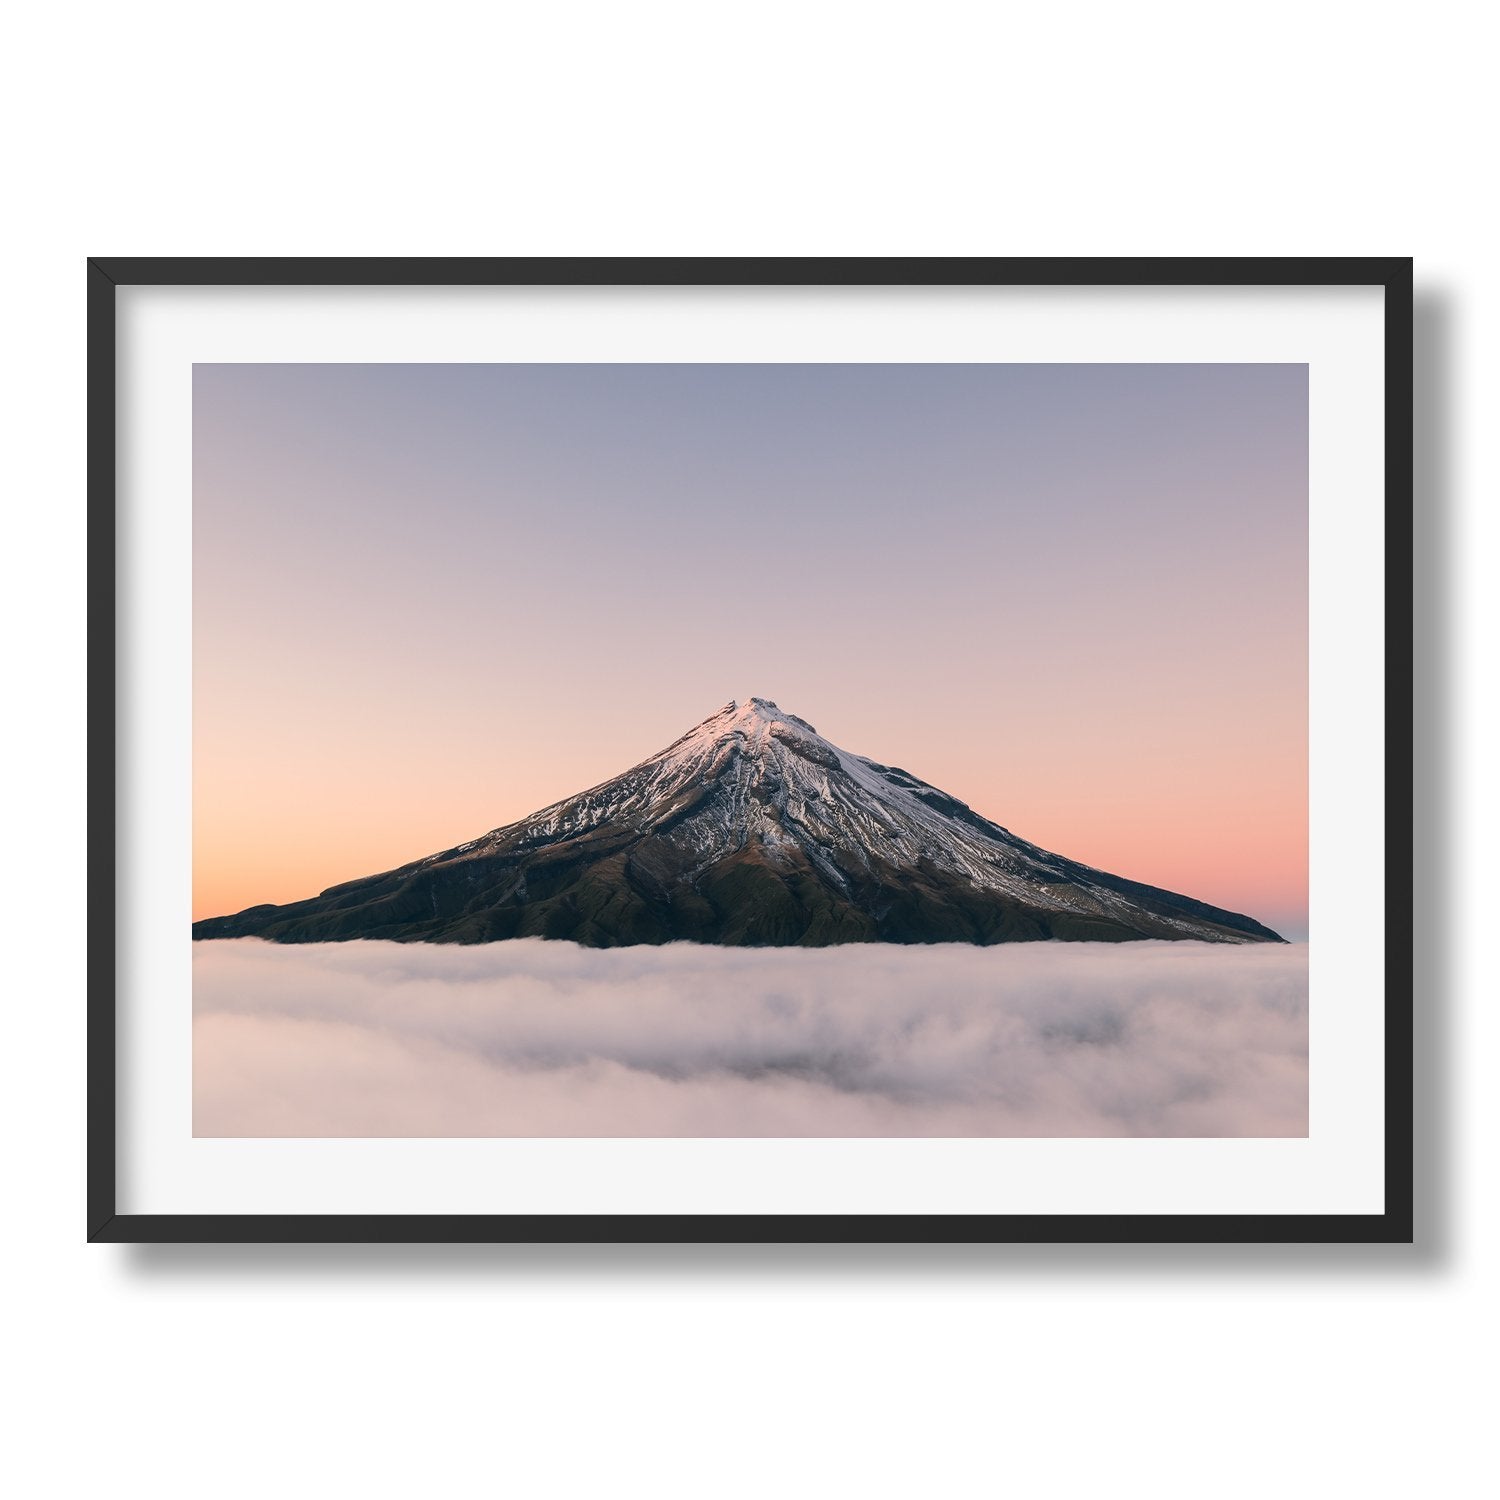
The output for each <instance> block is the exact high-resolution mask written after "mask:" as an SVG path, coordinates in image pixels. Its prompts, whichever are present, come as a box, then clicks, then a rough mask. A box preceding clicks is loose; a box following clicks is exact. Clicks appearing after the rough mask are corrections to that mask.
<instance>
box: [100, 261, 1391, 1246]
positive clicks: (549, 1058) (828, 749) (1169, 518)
mask: <svg viewBox="0 0 1500 1500" xmlns="http://www.w3.org/2000/svg"><path fill="white" fill-rule="evenodd" d="M88 281H89V417H88V421H89V486H90V493H89V518H90V536H91V540H90V555H89V567H90V600H91V605H90V607H91V619H90V652H91V660H90V683H89V695H90V706H91V719H92V727H91V742H90V786H89V792H90V799H91V812H92V822H91V835H90V838H91V842H90V849H89V877H88V878H89V927H88V936H89V944H90V992H89V997H88V1004H89V1060H88V1062H89V1182H88V1233H89V1237H90V1238H91V1239H94V1240H106V1241H108V1240H187V1239H191V1240H249V1241H266V1240H299V1239H300V1240H351V1241H353V1240H404V1241H413V1240H495V1241H504V1240H512V1241H516V1240H530V1241H557V1240H600V1241H630V1240H654V1241H663V1240H667V1241H672V1240H677V1241H744V1240H770V1239H774V1240H783V1241H785V1240H806V1241H871V1240H889V1241H908V1242H909V1241H924V1240H925V1241H1007V1240H1054V1241H1126V1240H1133V1241H1142V1240H1163V1241H1189V1240H1191V1241H1313V1240H1321V1241H1357V1240H1367V1241H1374V1240H1381V1241H1403V1240H1409V1239H1411V1237H1412V1233H1413V1228H1412V1180H1411V1179H1412V1142H1411V1132H1412V1103H1411V1087H1410V1077H1411V1031H1412V1003H1413V997H1412V983H1411V924H1410V906H1411V894H1412V877H1411V812H1412V787H1411V753H1410V742H1411V727H1412V684H1411V644H1410V642H1411V586H1410V579H1409V556H1410V552H1409V540H1408V539H1409V535H1410V529H1411V521H1412V496H1411V394H1412V392H1411V378H1412V377H1411V264H1410V262H1409V261H1407V260H1391V259H1351V260H1006V259H984V260H963V259H957V260H883V259H867V260H865V259H850V260H796V259H787V260H742V261H737V260H682V261H674V260H596V261H591V260H533V261H523V260H431V261H424V260H171V259H167V260H130V259H109V258H105V259H100V260H94V261H90V262H89V265H88Z"/></svg>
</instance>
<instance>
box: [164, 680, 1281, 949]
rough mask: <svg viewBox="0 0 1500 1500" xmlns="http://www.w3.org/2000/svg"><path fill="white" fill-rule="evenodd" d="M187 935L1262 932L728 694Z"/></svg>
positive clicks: (836, 936) (644, 937) (447, 938)
mask: <svg viewBox="0 0 1500 1500" xmlns="http://www.w3.org/2000/svg"><path fill="white" fill-rule="evenodd" d="M193 936H194V937H195V938H219V937H263V938H269V939H272V940H274V941H277V942H327V941H337V940H342V939H348V938H386V939H394V940H396V941H400V942H454V943H479V942H492V941H496V940H499V939H503V938H512V937H546V938H566V939H570V940H572V941H574V942H577V943H583V944H586V945H588V946H592V947H614V946H618V945H622V944H631V943H664V942H671V941H674V940H678V939H687V940H690V941H694V942H702V943H724V944H754V945H784V944H801V945H806V946H822V945H825V944H830V943H851V942H897V943H933V942H969V943H1001V942H1019V941H1029V940H1041V939H1048V938H1060V939H1068V940H1075V941H1086V940H1093V941H1125V940H1129V939H1134V938H1196V939H1200V940H1205V941H1209V942H1230V943H1246V942H1279V941H1281V939H1280V938H1278V937H1277V935H1276V934H1275V933H1274V932H1272V931H1271V930H1270V929H1269V928H1267V927H1263V926H1261V925H1260V923H1258V922H1255V921H1253V920H1252V919H1251V918H1249V917H1245V916H1240V915H1238V914H1236V913H1234V912H1227V911H1221V910H1219V909H1218V908H1217V907H1213V906H1208V905H1206V904H1205V903H1203V902H1200V901H1194V900H1192V899H1191V898H1189V897H1186V896H1179V895H1175V894H1174V893H1172V892H1170V891H1163V890H1158V889H1156V888H1155V887H1153V886H1148V885H1141V884H1139V883H1137V882H1135V881H1130V880H1124V879H1121V878H1120V877H1119V876H1115V875H1108V874H1105V873H1104V872H1103V871H1100V870H1095V869H1091V868H1090V867H1089V866H1087V865H1081V864H1078V863H1076V862H1075V861H1072V860H1068V859H1064V858H1062V857H1061V856H1059V855H1055V854H1049V853H1048V852H1047V851H1046V850H1044V849H1039V848H1037V847H1036V845H1034V844H1029V843H1027V842H1026V841H1025V840H1024V839H1020V838H1017V837H1016V836H1015V835H1014V834H1012V833H1010V832H1008V831H1007V830H1006V829H1004V828H1001V827H1000V826H999V825H997V824H995V823H991V822H990V821H989V820H988V819H986V818H983V817H981V816H980V815H979V814H978V813H976V812H974V811H973V810H972V809H970V808H969V807H967V806H966V805H965V804H964V803H962V802H959V801H958V800H957V799H956V798H953V797H950V796H948V795H947V794H946V793H944V792H941V791H939V790H938V789H937V788H936V787H932V786H929V785H927V783H926V782H924V781H919V780H918V779H917V778H916V777H915V776H912V775H910V774H909V773H908V772H906V771H903V770H900V769H898V768H896V767H893V766H886V765H881V764H880V763H879V762H877V761H872V760H867V759H865V758H864V757H862V756H858V755H851V754H850V753H849V752H848V751H845V750H841V749H839V748H838V747H837V746H836V745H833V744H831V743H830V742H829V741H828V740H825V739H823V738H822V737H821V736H820V735H818V734H817V732H816V731H815V730H814V729H813V727H812V726H811V725H810V724H808V723H807V722H806V721H805V720H803V719H799V718H797V717H796V716H795V715H792V714H786V713H783V712H782V711H781V710H780V709H778V708H777V707H776V705H775V704H774V703H771V702H769V701H768V700H766V699H764V698H751V699H749V700H748V701H747V702H746V703H744V704H739V703H729V704H727V705H726V706H725V707H724V708H722V709H720V710H719V712H718V713H716V714H713V715H711V716H710V717H709V718H707V719H705V720H704V721H703V722H702V723H701V724H699V725H697V726H695V727H694V728H693V729H691V730H689V731H688V732H687V733H686V734H685V735H683V736H682V737H681V738H680V739H678V740H675V741H674V742H673V743H672V744H671V745H669V746H667V748H666V749H665V750H662V751H661V752H659V753H658V754H656V755H653V756H652V757H651V758H650V759H649V760H645V761H642V762H641V764H640V765H638V766H634V767H632V768H631V769H630V770H628V771H626V772H625V773H624V775H622V776H618V777H616V778H615V779H614V780H613V781H607V782H605V783H603V784H602V785H600V786H596V787H593V788H591V789H590V790H588V791H586V792H582V793H580V794H579V795H578V796H576V797H570V798H568V799H567V800H566V801H563V802H559V803H556V804H554V805H553V806H551V807H546V808H543V809H542V810H541V811H540V812H537V813H533V814H532V815H531V816H530V817H528V818H523V819H522V820H521V821H520V822H519V823H512V824H509V825H508V826H506V827H504V828H497V829H495V830H494V831H493V832H491V833H488V834H485V835H484V836H483V837H482V838H479V839H475V840H473V841H472V842H470V843H467V844H461V845H459V846H458V847H457V848H455V849H447V850H444V851H443V852H442V853H440V854H434V855H432V856H430V857H429V858H427V859H423V860H418V861H417V862H415V863H414V864H409V865H403V866H402V867H401V868H400V869H397V870H391V871H388V872H387V873H385V874H381V875H372V876H369V877H367V878H365V879H363V880H354V881H350V882H349V883H347V884H345V885H338V886H334V887H332V888H331V889H330V890H326V891H324V892H323V893H322V894H321V895H319V896H316V897H314V898H312V899H311V900H307V901H297V902H293V903H292V904H290V905H287V906H254V907H251V908H249V910H247V911H242V912H239V913H238V914H236V915H234V916H227V917H214V918H210V919H208V920H206V921H202V922H198V923H195V924H194V927H193Z"/></svg>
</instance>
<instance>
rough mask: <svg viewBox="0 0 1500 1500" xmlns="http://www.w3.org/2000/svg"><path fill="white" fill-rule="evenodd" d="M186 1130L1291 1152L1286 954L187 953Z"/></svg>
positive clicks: (1294, 1113) (1298, 1029) (222, 949)
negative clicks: (895, 1139) (1061, 1141)
mask: <svg viewBox="0 0 1500 1500" xmlns="http://www.w3.org/2000/svg"><path fill="white" fill-rule="evenodd" d="M193 1015H194V1021H193V1097H194V1104H193V1110H194V1115H193V1124H194V1134H196V1135H200V1136H1288V1135H1293V1136H1295V1135H1305V1134H1306V1132H1307V948H1306V946H1305V945H1291V946H1280V945H1274V944H1271V945H1254V946H1248V947H1228V946H1218V945H1213V944H1203V943H1129V944H1111V943H1025V944H1011V945H1006V946H1002V947H996V948H974V947H969V946H967V945H943V946H937V947H899V946H892V945H875V944H869V945H849V946H845V947H838V948H827V949H818V950H807V949H796V948H769V949H767V948H761V949H747V948H715V947H704V946H698V945H694V944H687V943H674V944H672V945H670V946H668V947H661V948H652V947H641V948H614V949H590V948H579V947H576V946H575V945H573V944H571V943H551V942H542V941H540V940H537V939H525V940H521V941H516V942H507V943H492V944H486V945H482V946H475V947H456V946H447V945H428V944H417V943H374V942H351V943H319V944H302V945H289V946H282V945H279V944H275V943H265V942H261V941H259V940H257V939H238V940H233V941H221V942H200V943H195V944H194V945H193Z"/></svg>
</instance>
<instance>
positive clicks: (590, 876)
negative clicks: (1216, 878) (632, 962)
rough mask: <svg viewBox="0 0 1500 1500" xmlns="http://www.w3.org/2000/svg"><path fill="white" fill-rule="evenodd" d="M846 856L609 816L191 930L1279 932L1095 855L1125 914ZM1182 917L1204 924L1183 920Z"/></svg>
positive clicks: (893, 935)
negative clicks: (684, 836) (532, 841)
mask: <svg viewBox="0 0 1500 1500" xmlns="http://www.w3.org/2000/svg"><path fill="white" fill-rule="evenodd" d="M832 863H833V864H834V865H835V867H836V868H837V871H838V876H839V877H840V879H835V878H833V877H831V876H830V875H829V874H828V873H826V872H825V871H824V870H821V869H819V868H818V867H817V866H815V865H814V864H813V863H812V862H811V861H810V860H809V859H808V858H807V857H806V855H804V854H803V853H802V851H801V850H800V849H798V848H796V847H788V846H785V845H783V846H780V847H777V848H775V849H774V850H772V849H768V848H767V847H766V846H764V845H762V844H758V843H754V842H751V843H747V844H746V845H745V847H744V848H742V849H740V850H738V851H736V852H734V853H731V854H729V855H727V856H725V857H724V858H722V859H720V860H718V861H717V862H716V863H714V864H712V865H710V866H709V867H708V868H707V869H702V870H693V869H692V868H690V866H689V863H688V856H687V854H686V853H685V852H684V851H683V850H682V849H681V848H680V847H678V846H677V845H676V844H674V843H673V842H672V841H670V840H669V839H667V838H663V837H658V836H656V835H654V834H646V835H641V834H640V833H638V832H635V831H633V830H624V829H603V830H595V831H593V832H591V833H589V834H587V835H584V836H582V837H573V838H564V839H561V840H559V841H558V842H556V843H555V844H552V845H550V846H546V847H542V848H535V847H532V848H528V849H526V850H524V851H516V852H496V853H493V854H490V853H480V854H474V855H464V854H461V853H460V852H459V851H452V852H451V853H450V854H448V855H440V856H437V857H436V858H435V859H432V860H424V861H422V862H420V863H418V864H414V865H407V866H405V867H403V868H401V869H399V870H393V871H390V872H389V873H387V874H383V875H375V876H371V877H369V878H368V879H364V880H357V881H352V882H350V883H349V884H347V885H340V886H335V887H333V888H332V889H330V890H327V891H324V892H323V893H322V895H320V896H317V897H314V898H313V899H311V900H307V901H299V902H294V903H292V904H291V905H287V906H255V907H251V908H249V909H248V910H246V911H242V912H239V913H237V914H236V915H234V916H228V917H215V918H211V919H208V920H206V921H202V922H198V923H196V924H195V925H194V927H193V936H194V938H231V937H260V938H266V939H270V940H272V941H275V942H283V943H312V942H339V941H344V940H348V939H355V938H385V939H390V940H394V941H398V942H440V943H484V942H495V941H498V940H501V939H505V938H517V937H542V938H557V939H566V940H569V941H572V942H575V943H581V944H584V945H586V946H589V947H601V948H607V947H618V946H624V945H629V944H636V943H668V942H674V941H679V940H686V941H690V942H698V943H718V944H730V945H746V946H782V945H786V946H805V947H823V946H827V945H829V944H834V943H871V942H893V943H945V942H952V943H981V944H991V943H1005V942H1026V941H1042V940H1046V939H1049V938H1050V939H1061V940H1065V941H1075V942H1125V941H1130V940H1133V939H1140V938H1172V939H1181V938H1183V937H1196V938H1199V939H1202V940H1207V941H1215V940H1218V941H1226V942H1245V941H1251V942H1255V941H1262V942H1279V941H1280V939H1279V938H1278V937H1277V935H1276V934H1275V933H1274V932H1272V931H1271V930H1270V929H1269V928H1266V927H1262V926H1261V925H1260V924H1259V923H1258V922H1255V921H1253V920H1252V919H1250V918H1249V917H1244V916H1240V915H1238V914H1236V913H1233V912H1227V911H1221V910H1219V909H1218V908H1216V907H1212V906H1208V905H1206V904H1204V903H1202V902H1199V901H1193V900H1191V899H1190V898H1188V897H1185V896H1178V895H1175V894H1173V893H1172V892H1170V891H1163V890H1158V889H1156V888H1155V887H1152V886H1146V885H1140V884H1137V883H1136V882H1133V881H1125V880H1120V879H1118V878H1117V877H1113V876H1105V875H1101V874H1100V873H1099V872H1096V871H1092V870H1090V871H1087V872H1084V871H1083V869H1082V867H1076V868H1077V869H1078V871H1079V874H1080V878H1083V877H1084V875H1085V874H1086V878H1087V880H1088V881H1089V883H1091V884H1092V885H1093V886H1095V887H1098V886H1101V885H1104V886H1107V887H1108V888H1109V889H1111V890H1117V891H1118V892H1119V893H1120V894H1121V895H1122V896H1123V897H1125V898H1126V902H1122V904H1121V906H1122V910H1121V914H1120V915H1119V916H1118V917H1115V916H1104V915H1098V914H1093V913H1083V912H1069V911H1065V910H1058V909H1056V908H1055V907H1051V906H1046V907H1044V906H1030V905H1028V904H1026V903H1025V901H1024V900H1019V899H1016V898H1013V897H1010V896H1007V895H1003V894H1000V893H997V892H995V891H992V890H985V889H982V888H980V887H977V886H975V885H974V884H972V883H971V882H969V881H967V880H965V879H963V878H962V877H961V876H956V875H954V874H952V873H950V872H947V871H944V870H941V869H939V868H937V867H935V866H934V865H932V864H931V863H930V862H922V863H919V864H918V865H917V866H915V867H903V868H900V869H898V868H896V867H895V866H893V865H883V864H881V863H879V862H872V863H871V864H870V865H869V866H866V865H865V864H864V863H863V862H859V863H855V862H853V861H851V860H847V859H844V858H841V857H840V856H839V855H838V854H837V853H833V854H832ZM1059 867H1060V869H1061V871H1062V873H1063V876H1064V878H1063V880H1061V881H1059V882H1058V883H1057V885H1055V886H1054V887H1052V890H1053V893H1054V894H1055V893H1056V891H1057V889H1059V888H1060V887H1061V886H1064V885H1066V884H1067V883H1068V876H1069V874H1070V870H1069V866H1068V865H1067V864H1066V863H1065V862H1061V861H1060V862H1059ZM1127 903H1128V904H1127ZM1173 919H1175V921H1174V920H1173ZM1183 920H1187V921H1190V922H1191V923H1192V924H1193V927H1194V929H1195V930H1193V931H1191V932H1184V930H1183V929H1182V926H1181V923H1182V922H1183Z"/></svg>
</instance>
